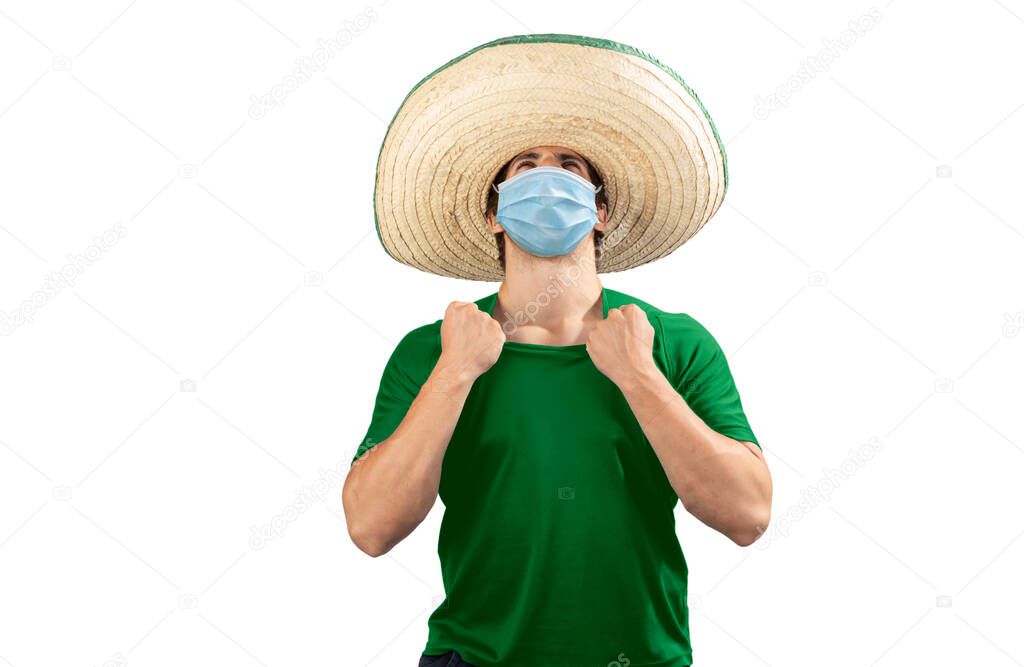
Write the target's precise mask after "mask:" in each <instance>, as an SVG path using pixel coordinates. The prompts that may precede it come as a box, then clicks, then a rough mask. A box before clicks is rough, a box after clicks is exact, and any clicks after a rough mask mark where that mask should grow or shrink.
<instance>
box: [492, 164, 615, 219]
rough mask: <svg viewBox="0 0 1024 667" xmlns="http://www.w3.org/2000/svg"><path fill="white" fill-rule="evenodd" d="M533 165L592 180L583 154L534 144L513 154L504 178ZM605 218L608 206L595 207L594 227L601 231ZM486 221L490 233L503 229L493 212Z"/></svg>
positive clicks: (592, 177) (527, 169)
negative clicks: (569, 172)
mask: <svg viewBox="0 0 1024 667" xmlns="http://www.w3.org/2000/svg"><path fill="white" fill-rule="evenodd" d="M535 167H561V168H562V169H565V170H567V171H571V172H572V173H574V174H576V175H577V176H582V177H583V178H585V179H586V180H588V181H590V182H591V183H593V182H594V174H592V173H591V171H590V169H589V167H588V166H587V161H586V160H584V159H583V156H581V155H580V154H579V153H577V152H576V151H574V150H572V149H570V148H566V147H565V146H534V147H533V148H528V149H526V150H525V151H523V152H522V153H520V154H519V155H517V156H515V157H514V158H513V159H512V161H511V162H510V163H509V165H508V172H507V173H506V174H505V180H508V179H510V178H512V177H513V176H515V175H517V174H521V173H523V172H524V171H529V170H530V169H533V168H535ZM607 220H608V208H607V207H606V206H605V205H603V204H602V205H600V206H598V208H597V221H598V224H597V225H595V227H594V229H596V230H597V231H599V232H603V231H604V229H605V223H606V222H607ZM487 222H488V225H489V226H490V228H491V233H492V234H497V233H498V232H502V231H504V229H502V227H501V225H500V224H499V223H498V222H497V221H496V220H495V219H494V214H493V213H488V215H487Z"/></svg>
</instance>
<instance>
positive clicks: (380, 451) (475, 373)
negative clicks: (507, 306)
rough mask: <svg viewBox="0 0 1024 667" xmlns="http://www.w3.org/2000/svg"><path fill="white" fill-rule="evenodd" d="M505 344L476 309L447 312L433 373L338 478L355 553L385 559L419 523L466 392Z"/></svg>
mask: <svg viewBox="0 0 1024 667" xmlns="http://www.w3.org/2000/svg"><path fill="white" fill-rule="evenodd" d="M504 342H505V334H504V332H503V331H502V330H501V325H499V324H498V322H497V321H496V320H494V319H493V318H492V317H491V316H490V315H488V314H487V313H484V312H482V311H480V309H479V308H477V306H476V304H475V303H464V302H459V301H456V302H453V303H452V304H451V305H449V306H448V309H447V310H446V311H445V316H444V321H443V323H442V324H441V355H440V357H439V358H438V360H437V363H436V364H435V366H434V369H433V371H432V372H431V373H430V376H429V377H428V378H427V380H426V382H424V383H423V386H422V387H420V390H419V393H418V394H417V395H416V398H415V399H414V400H413V401H412V403H411V405H410V406H409V410H408V412H407V413H406V415H405V417H404V418H403V419H402V421H401V422H400V423H399V425H398V426H397V427H396V428H395V431H394V432H393V433H392V434H391V435H390V436H389V437H388V438H387V439H385V440H384V441H383V442H380V443H379V444H377V445H374V446H373V447H372V448H371V449H370V450H368V451H367V452H366V453H364V454H363V455H362V456H361V457H360V458H359V459H357V460H356V461H355V462H354V463H353V464H352V469H351V470H350V471H349V474H348V477H347V478H346V479H345V485H344V488H343V489H342V505H343V506H344V509H345V521H346V523H347V524H348V532H349V536H350V537H351V538H352V541H353V542H354V543H355V545H356V546H357V547H359V548H360V549H361V550H362V551H364V552H366V553H367V554H369V555H370V556H380V555H382V554H385V553H387V552H388V551H390V550H391V549H392V547H394V546H395V545H396V544H398V543H399V542H401V541H402V540H403V539H405V537H406V536H407V535H409V534H410V533H411V532H412V531H413V530H414V529H415V528H416V526H418V525H419V524H420V522H422V521H423V519H424V518H426V516H427V514H428V513H429V512H430V509H431V508H432V507H433V506H434V501H435V500H436V498H437V493H438V488H439V486H440V483H441V463H442V461H443V460H444V453H445V451H446V450H447V448H448V442H449V441H450V440H451V436H452V433H453V432H454V430H455V425H456V423H457V422H458V420H459V416H460V415H461V414H462V408H463V406H464V405H465V403H466V397H467V396H468V395H469V390H470V389H471V388H472V386H473V383H474V382H475V381H476V379H477V378H478V377H479V376H480V375H481V374H482V373H484V372H485V371H486V370H487V369H489V368H490V367H491V366H492V365H494V362H495V361H497V359H498V355H499V354H501V348H502V345H503V344H504Z"/></svg>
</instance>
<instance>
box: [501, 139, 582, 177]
mask: <svg viewBox="0 0 1024 667" xmlns="http://www.w3.org/2000/svg"><path fill="white" fill-rule="evenodd" d="M534 167H561V168H562V169H565V170H567V171H571V172H573V173H574V174H576V175H578V176H582V177H583V178H585V179H587V180H588V181H590V182H591V183H593V182H594V177H593V174H591V173H590V170H589V169H588V168H587V163H586V161H584V160H583V158H582V157H581V156H580V154H579V153H577V152H576V151H573V150H570V149H568V148H563V147H562V146H537V147H535V148H530V149H528V150H525V151H523V152H522V153H520V154H519V155H517V156H515V158H513V159H512V162H511V163H510V164H509V166H508V173H507V174H505V178H506V180H507V179H509V178H512V177H513V176H515V175H516V174H521V173H523V172H524V171H527V170H529V169H533V168H534Z"/></svg>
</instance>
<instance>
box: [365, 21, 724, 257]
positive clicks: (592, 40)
mask: <svg viewBox="0 0 1024 667" xmlns="http://www.w3.org/2000/svg"><path fill="white" fill-rule="evenodd" d="M507 44H577V45H579V46H591V47H594V48H598V49H608V50H609V51H618V52H619V53H624V54H626V55H629V56H635V57H637V58H640V59H642V60H646V61H647V62H649V63H651V64H652V65H655V66H657V67H658V68H660V69H661V70H662V71H663V72H665V73H666V74H668V75H669V76H671V77H672V78H673V79H675V80H676V81H678V82H679V84H680V85H681V86H682V87H683V89H684V90H686V92H687V93H689V94H690V97H692V98H693V100H694V101H695V102H696V103H697V106H698V107H700V110H701V111H703V112H704V117H705V118H707V120H708V124H709V125H711V132H712V133H713V134H714V135H715V140H716V141H717V142H718V150H719V151H720V152H721V153H722V177H723V180H724V182H725V183H724V187H723V189H722V197H723V198H724V197H725V195H726V193H728V192H729V159H728V157H727V156H726V153H725V144H724V143H723V142H722V137H721V136H720V135H719V134H718V128H717V127H715V121H713V120H712V119H711V114H709V113H708V110H707V108H706V107H705V106H704V103H703V102H701V101H700V97H698V96H697V93H695V92H694V91H693V89H692V88H690V86H688V85H687V84H686V82H685V81H683V77H681V76H679V75H678V74H677V73H676V72H675V70H673V69H672V68H671V67H669V66H667V65H664V64H663V63H661V62H660V61H659V60H658V59H657V58H655V57H654V56H652V55H650V54H649V53H646V52H644V51H641V50H640V49H638V48H636V47H633V46H629V45H628V44H620V43H619V42H613V41H612V40H610V39H602V38H600V37H585V36H583V35H563V34H558V33H545V34H536V35H512V36H510V37H502V38H500V39H496V40H494V41H491V42H487V43H486V44H481V45H480V46H477V47H474V48H472V49H470V50H469V51H466V52H465V53H463V54H462V55H460V56H456V57H455V58H452V59H451V60H449V61H448V62H446V63H445V64H444V65H441V66H440V67H438V68H437V69H435V70H434V71H433V72H431V73H430V74H428V75H426V76H425V77H423V78H422V79H420V81H419V83H417V84H416V85H415V86H413V88H412V90H410V91H409V93H408V94H407V95H406V96H405V99H403V100H402V103H401V104H399V105H398V109H397V110H396V111H395V115H393V116H392V117H391V122H389V123H388V129H387V130H386V131H385V132H384V139H382V140H381V142H380V150H378V151H377V168H376V169H375V170H374V174H373V225H374V228H375V229H376V230H377V240H378V241H380V244H381V246H382V247H383V248H384V252H386V253H387V254H388V255H389V256H390V257H391V258H392V259H394V260H395V261H396V262H400V260H399V259H398V258H397V257H395V256H394V255H392V254H391V251H390V250H388V247H387V246H386V245H385V244H384V238H383V237H382V236H381V235H380V221H379V220H378V219H377V183H379V182H380V178H379V177H380V156H381V154H382V153H383V152H384V142H385V141H387V138H388V134H390V133H391V126H392V125H394V123H395V119H396V118H398V114H399V113H401V112H402V107H404V106H405V103H406V102H408V101H409V98H410V97H412V94H413V93H415V92H416V91H417V90H419V88H420V86H422V85H423V84H424V83H426V82H427V81H429V80H430V79H431V78H433V77H434V75H436V74H438V73H440V72H443V71H444V70H446V69H448V68H449V67H451V66H452V65H455V64H456V63H458V62H459V61H462V60H465V59H466V58H468V57H469V56H471V55H473V54H474V53H476V52H477V51H481V50H483V49H486V48H489V47H492V46H504V45H507ZM400 263H404V262H400Z"/></svg>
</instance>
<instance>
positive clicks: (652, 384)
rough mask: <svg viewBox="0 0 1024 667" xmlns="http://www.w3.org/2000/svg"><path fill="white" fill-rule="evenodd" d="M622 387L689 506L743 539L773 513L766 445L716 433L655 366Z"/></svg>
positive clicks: (749, 540)
mask: <svg viewBox="0 0 1024 667" xmlns="http://www.w3.org/2000/svg"><path fill="white" fill-rule="evenodd" d="M620 389H621V390H622V392H623V395H624V396H625V397H626V400H627V401H628V402H629V405H630V407H631V408H632V410H633V414H634V415H635V416H636V418H637V421H638V422H639V423H640V426H641V427H642V428H643V431H644V434H645V435H646V436H647V439H648V440H649V441H650V442H651V446H652V448H653V449H654V451H655V453H656V454H657V456H658V459H659V461H660V462H661V465H662V467H663V468H664V469H665V473H666V475H667V476H668V479H669V482H670V483H671V484H672V488H673V489H674V490H675V492H676V494H677V495H678V496H679V498H680V500H682V502H683V505H684V506H685V507H686V509H687V510H688V511H689V512H690V513H691V514H693V515H694V516H696V517H697V518H698V519H700V520H701V521H703V522H704V523H706V524H707V525H709V526H711V527H712V528H714V529H715V530H718V531H719V532H721V533H723V534H725V535H726V536H728V537H729V538H730V539H732V540H733V541H734V542H736V543H737V544H741V545H744V546H745V545H747V544H750V543H752V542H753V541H754V540H756V539H757V537H758V536H759V535H760V534H761V533H762V532H763V531H764V530H765V529H766V528H767V525H768V520H769V518H770V516H771V493H772V484H771V476H770V474H769V473H768V467H767V465H766V464H765V462H764V458H763V455H762V454H761V452H760V449H758V448H757V446H756V445H754V444H752V443H751V444H749V445H748V444H744V443H741V442H738V441H736V440H734V439H732V438H729V437H726V436H724V435H722V434H720V433H717V432H715V431H714V430H713V429H712V428H710V427H709V426H708V425H707V424H705V423H704V422H703V420H701V418H700V417H699V416H697V414H696V413H694V411H693V410H692V409H691V408H690V406H688V405H687V404H686V401H685V400H684V399H683V397H682V396H680V395H679V393H678V392H677V391H676V390H675V389H674V388H673V387H672V385H671V384H669V382H668V380H667V379H665V376H664V375H662V374H661V372H660V371H659V370H658V369H657V368H656V367H654V366H652V367H651V368H650V369H649V370H647V371H645V372H642V373H638V374H636V376H635V377H633V378H631V379H630V381H628V382H623V383H622V384H620Z"/></svg>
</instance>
